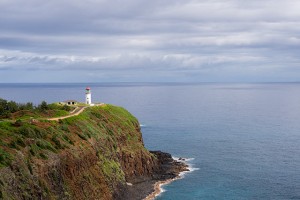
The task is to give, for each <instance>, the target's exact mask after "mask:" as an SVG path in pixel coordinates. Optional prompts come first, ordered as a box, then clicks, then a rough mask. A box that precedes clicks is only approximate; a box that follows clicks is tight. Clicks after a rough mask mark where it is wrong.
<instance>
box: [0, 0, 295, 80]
mask: <svg viewBox="0 0 300 200" xmlns="http://www.w3.org/2000/svg"><path fill="white" fill-rule="evenodd" d="M107 81H109V82H115V81H129V82H134V81H139V82H144V81H146V82H148V81H172V82H174V81H180V82H182V81H189V82H243V81H246V82H256V81H259V82H261V81H267V82H268V81H300V1H299V0H150V1H149V0H49V1H41V0H26V1H24V0H0V82H107Z"/></svg>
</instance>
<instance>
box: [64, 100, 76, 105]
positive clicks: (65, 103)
mask: <svg viewBox="0 0 300 200" xmlns="http://www.w3.org/2000/svg"><path fill="white" fill-rule="evenodd" d="M60 103H61V104H63V105H77V103H78V101H76V100H66V101H63V102H60Z"/></svg>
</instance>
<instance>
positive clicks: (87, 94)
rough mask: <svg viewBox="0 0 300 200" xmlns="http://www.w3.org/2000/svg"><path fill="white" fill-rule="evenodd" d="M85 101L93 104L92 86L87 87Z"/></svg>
mask: <svg viewBox="0 0 300 200" xmlns="http://www.w3.org/2000/svg"><path fill="white" fill-rule="evenodd" d="M85 103H86V104H89V105H92V94H91V88H90V87H87V88H86V89H85Z"/></svg>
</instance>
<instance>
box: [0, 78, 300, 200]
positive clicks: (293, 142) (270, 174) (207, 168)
mask: <svg viewBox="0 0 300 200" xmlns="http://www.w3.org/2000/svg"><path fill="white" fill-rule="evenodd" d="M86 86H90V87H91V90H92V101H93V102H104V103H110V104H115V105H119V106H123V107H125V108H126V109H128V110H129V111H130V112H131V113H133V114H134V115H135V116H136V117H137V118H138V119H139V121H140V123H141V125H142V132H143V138H144V143H145V146H146V147H147V148H148V149H150V150H162V151H165V152H169V153H171V154H172V155H173V156H174V157H184V158H189V163H190V165H191V167H192V169H193V171H192V172H190V173H186V174H185V175H184V178H182V179H180V180H177V181H174V182H172V183H171V184H169V185H166V186H164V187H163V189H164V192H163V193H162V194H161V195H160V196H158V197H157V199H158V200H177V199H178V200H183V199H188V200H192V199H205V200H210V199H251V200H252V199H272V200H276V199H300V83H264V84H258V83H257V84H204V83H202V84H192V83H190V84H188V83H186V84H182V83H91V84H80V83H78V84H0V98H4V99H8V100H14V101H17V102H27V101H31V102H34V103H36V104H37V103H40V102H41V101H42V100H46V101H47V102H49V103H51V102H57V101H63V100H67V99H74V100H78V101H84V92H85V87H86Z"/></svg>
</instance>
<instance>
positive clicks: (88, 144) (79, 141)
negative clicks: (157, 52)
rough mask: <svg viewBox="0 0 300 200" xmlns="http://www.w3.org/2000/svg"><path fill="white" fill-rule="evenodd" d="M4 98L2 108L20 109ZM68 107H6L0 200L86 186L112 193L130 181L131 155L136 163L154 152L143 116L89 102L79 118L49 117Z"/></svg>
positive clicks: (68, 193)
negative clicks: (144, 137)
mask: <svg viewBox="0 0 300 200" xmlns="http://www.w3.org/2000/svg"><path fill="white" fill-rule="evenodd" d="M2 102H3V104H2V108H3V107H5V106H6V105H8V104H9V105H10V107H11V108H15V106H12V105H15V104H14V103H12V102H7V101H5V100H4V101H2ZM3 105H5V106H3ZM16 105H19V104H16ZM26 105H27V104H26ZM26 105H23V106H24V107H25V106H26ZM68 109H69V108H67V107H66V106H62V105H59V104H47V103H46V102H42V103H41V104H40V105H38V106H36V107H34V106H32V104H28V105H27V107H26V109H24V110H22V109H21V106H19V107H18V106H17V107H16V109H14V110H13V109H4V110H6V111H7V110H8V111H9V112H6V114H5V115H7V113H9V114H8V115H9V117H6V118H5V119H2V120H1V119H0V199H1V198H4V199H14V198H15V197H19V196H20V197H21V198H23V199H38V198H40V196H39V195H42V196H43V198H45V199H58V198H60V199H68V198H69V197H73V195H74V191H76V189H77V188H81V184H84V185H85V186H86V187H87V190H86V191H99V190H100V189H101V190H102V189H103V188H102V187H107V188H106V192H107V193H108V192H109V191H111V192H112V191H113V190H114V189H115V188H116V187H117V185H118V184H120V183H121V184H126V182H125V174H124V172H125V173H126V176H128V173H131V172H132V169H130V172H128V171H126V170H127V168H126V167H124V163H125V162H126V161H127V159H126V158H129V157H130V159H129V160H130V161H131V162H134V159H140V158H141V155H143V156H145V157H150V156H151V154H150V153H149V152H148V151H147V150H146V149H145V148H144V146H143V143H142V138H141V134H140V132H139V130H140V128H139V123H138V120H137V119H136V118H135V117H134V116H132V115H131V114H130V113H129V112H128V111H127V110H125V109H123V108H121V107H117V106H113V105H101V106H90V107H87V108H86V109H85V110H84V111H83V112H82V113H80V114H79V115H76V116H72V117H68V118H65V119H60V120H59V121H49V120H46V118H47V117H49V116H55V115H63V114H64V113H68ZM71 109H72V108H71ZM2 111H3V109H2ZM2 114H3V113H2ZM1 116H2V117H3V116H4V115H1ZM30 117H34V120H33V119H32V118H30ZM132 165H134V164H133V163H132ZM123 170H124V171H123ZM8 172H9V174H7V173H8ZM6 174H7V175H6ZM45 176H46V177H45ZM11 177H14V181H13V182H12V181H10V178H11ZM2 182H3V183H4V184H1V183H2ZM32 186H34V187H32ZM72 187H73V188H72ZM89 187H90V188H89ZM12 188H13V189H12ZM88 188H89V190H88ZM93 189H95V190H93ZM12 190H13V191H14V192H11V191H12ZM57 191H58V192H57ZM56 192H57V193H56ZM41 193H42V194H41ZM33 194H35V196H34V195H33ZM36 194H38V195H36ZM61 194H64V195H62V196H58V195H61ZM86 194H89V193H85V195H86ZM103 194H104V193H103ZM97 195H98V194H97ZM65 197H66V198H65ZM103 198H105V196H104V197H103Z"/></svg>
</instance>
